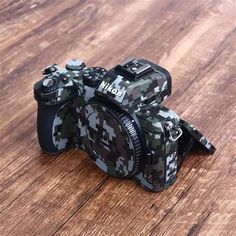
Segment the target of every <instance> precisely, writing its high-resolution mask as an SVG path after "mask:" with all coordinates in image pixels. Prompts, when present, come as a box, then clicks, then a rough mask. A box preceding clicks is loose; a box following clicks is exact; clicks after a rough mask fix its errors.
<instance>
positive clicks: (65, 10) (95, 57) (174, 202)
mask: <svg viewBox="0 0 236 236" xmlns="http://www.w3.org/2000/svg"><path fill="white" fill-rule="evenodd" d="M235 42H236V5H235V1H233V0H199V1H195V0H178V1H177V0H170V1H164V0H145V1H141V0H137V1H128V0H113V1H106V0H91V1H82V0H81V1H78V0H68V1H62V0H55V1H46V0H40V1H33V0H29V1H26V0H21V1H14V0H2V1H1V4H0V58H1V60H0V91H1V92H0V108H1V112H0V121H1V122H0V157H1V158H0V235H43V236H45V235H214V236H215V235H236V180H235V179H236V162H235V156H236V146H235V133H236V128H235V127H236V126H235V124H236V117H235V103H236V95H235V94H236V84H235V78H236V68H235V65H236V53H235V51H236V44H235ZM130 56H136V57H142V58H146V59H149V60H151V61H154V62H159V63H160V64H161V65H162V66H163V67H166V68H167V69H168V70H169V71H170V72H171V74H172V76H173V93H172V96H171V97H170V99H169V100H168V101H167V102H166V106H167V107H169V108H171V109H173V110H175V111H176V112H177V113H178V114H179V115H180V116H182V117H183V118H185V119H187V120H189V121H191V123H193V124H195V125H196V126H197V127H198V128H199V129H200V130H202V131H203V132H204V134H206V136H207V137H209V138H210V139H211V140H212V141H213V143H214V144H215V145H216V147H217V151H216V153H215V154H214V155H213V156H203V155H202V153H197V154H192V155H191V156H190V158H189V159H188V160H187V161H186V163H185V164H184V166H183V169H182V170H181V172H180V173H179V177H178V180H177V182H176V183H175V184H174V185H173V186H172V187H170V188H169V189H168V190H166V191H165V192H163V193H151V192H148V191H146V190H144V189H143V188H141V187H140V186H139V185H137V184H136V183H134V182H132V181H129V180H119V179H114V178H111V177H109V176H107V175H106V174H104V173H103V172H102V171H100V170H99V169H98V168H96V167H95V165H94V164H93V163H92V161H91V160H90V158H89V157H88V155H87V154H86V153H84V152H83V151H79V150H71V151H69V152H67V153H64V154H61V155H59V156H57V157H51V156H48V155H46V154H43V153H42V152H41V150H40V148H39V145H38V141H37V135H36V108H37V107H36V102H35V101H34V99H33V94H32V87H33V84H34V83H35V82H36V81H38V80H39V79H40V70H41V69H42V68H43V67H45V66H46V65H49V64H51V63H54V62H57V63H58V64H64V63H65V62H66V61H67V60H68V59H70V58H82V59H84V60H85V61H86V62H87V64H88V65H91V66H92V65H98V66H104V67H106V68H110V67H111V66H113V65H115V64H117V63H119V62H120V61H121V60H122V59H124V58H126V57H130Z"/></svg>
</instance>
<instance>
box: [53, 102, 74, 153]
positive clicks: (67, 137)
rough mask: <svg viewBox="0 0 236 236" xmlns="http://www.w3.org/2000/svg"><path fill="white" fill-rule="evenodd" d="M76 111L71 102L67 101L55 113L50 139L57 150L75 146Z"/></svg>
mask: <svg viewBox="0 0 236 236" xmlns="http://www.w3.org/2000/svg"><path fill="white" fill-rule="evenodd" d="M77 120H78V118H77V113H76V110H75V107H73V104H72V103H71V102H67V103H66V104H64V105H63V106H61V108H60V109H59V110H58V112H57V113H56V114H55V118H54V121H53V126H52V139H53V143H54V145H55V146H56V147H57V149H58V150H63V149H69V148H72V147H75V144H76V143H77V142H78V140H77V139H78V130H77Z"/></svg>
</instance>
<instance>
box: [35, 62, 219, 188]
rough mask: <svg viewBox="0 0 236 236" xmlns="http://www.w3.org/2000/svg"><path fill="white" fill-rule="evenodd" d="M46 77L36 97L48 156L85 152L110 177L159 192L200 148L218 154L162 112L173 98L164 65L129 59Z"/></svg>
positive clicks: (52, 70)
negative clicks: (75, 150)
mask: <svg viewBox="0 0 236 236" xmlns="http://www.w3.org/2000/svg"><path fill="white" fill-rule="evenodd" d="M43 74H44V78H43V79H42V80H40V81H39V82H37V83H36V84H35V85H34V97H35V99H36V100H37V102H38V116H37V130H38V139H39V143H40V146H41V148H42V149H43V150H44V151H45V152H47V153H50V154H57V153H60V152H63V151H65V150H68V149H70V148H75V147H78V148H81V149H84V150H86V151H87V152H88V153H89V154H90V156H91V158H92V160H93V161H94V162H95V164H96V165H97V166H98V167H99V168H100V169H102V170H103V171H104V172H106V173H108V174H109V175H111V176H113V177H119V178H132V179H134V180H135V181H137V182H138V183H140V184H141V185H142V186H143V187H145V188H147V189H149V190H152V191H155V192H157V191H162V190H164V189H166V188H167V187H168V186H170V185H171V184H173V183H174V182H175V180H176V177H177V171H178V162H179V160H180V159H181V158H182V157H183V156H184V155H186V154H187V152H188V151H189V150H190V149H191V148H192V146H193V145H194V144H197V143H198V144H200V145H199V146H200V147H202V148H204V149H205V150H206V151H207V152H209V153H213V152H214V151H215V148H214V146H213V145H212V144H211V143H210V142H209V141H208V140H207V139H206V138H205V137H204V136H203V135H202V134H201V133H199V132H198V131H197V130H196V129H195V128H194V127H193V126H192V125H190V124H189V123H188V122H186V121H184V120H181V119H180V118H179V117H178V115H177V114H176V113H175V112H173V111H172V110H169V109H168V108H166V107H164V106H163V105H162V102H163V101H164V100H165V99H166V98H167V97H168V96H169V95H170V94H171V76H170V74H169V73H168V71H167V70H165V69H164V68H162V67H160V66H159V65H156V64H154V63H152V62H150V61H147V60H144V59H135V58H130V59H127V60H125V61H124V62H122V63H121V64H119V65H117V66H115V67H114V68H112V69H110V70H109V71H107V70H106V69H104V68H100V67H86V65H85V63H84V62H83V61H81V60H71V61H70V62H68V63H67V64H66V66H65V68H60V67H59V66H57V65H56V64H54V65H51V66H49V67H47V68H45V69H44V71H43Z"/></svg>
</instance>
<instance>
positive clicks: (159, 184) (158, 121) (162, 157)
mask: <svg viewBox="0 0 236 236" xmlns="http://www.w3.org/2000/svg"><path fill="white" fill-rule="evenodd" d="M136 115H137V117H138V119H139V121H140V124H141V127H142V130H143V134H144V136H145V140H146V145H147V148H148V150H149V151H150V152H151V161H150V162H151V163H149V164H146V165H145V167H144V170H143V173H140V174H138V175H136V176H135V179H136V180H137V181H138V182H139V183H140V184H141V185H142V186H144V187H146V188H148V189H150V190H152V191H162V190H164V189H165V188H167V187H168V186H169V185H171V184H172V183H174V181H175V179H176V175H177V171H175V169H176V163H177V155H176V150H177V147H178V143H177V141H176V142H172V141H170V140H169V139H168V135H167V133H166V130H165V123H166V122H167V121H171V122H172V123H173V125H174V126H177V127H178V126H179V117H178V115H177V114H176V113H175V112H173V111H171V110H169V109H167V108H165V107H162V106H159V105H158V104H150V105H147V106H146V107H143V108H142V109H141V110H140V111H138V112H137V113H136ZM172 161H173V163H174V164H173V165H172ZM167 170H169V171H171V174H170V175H168V174H169V173H167Z"/></svg>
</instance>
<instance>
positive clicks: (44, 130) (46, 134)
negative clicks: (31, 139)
mask: <svg viewBox="0 0 236 236" xmlns="http://www.w3.org/2000/svg"><path fill="white" fill-rule="evenodd" d="M61 106H62V105H61V104H56V105H52V106H48V105H45V104H44V103H42V102H40V101H38V116H37V132H38V140H39V144H40V147H41V148H42V150H43V151H45V152H46V153H49V154H56V153H58V152H60V150H58V148H57V147H56V146H55V144H54V142H53V122H54V118H55V115H56V114H57V112H58V110H59V109H60V107H61Z"/></svg>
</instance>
